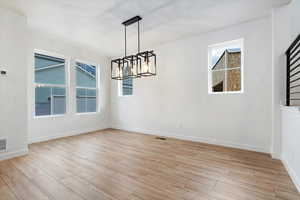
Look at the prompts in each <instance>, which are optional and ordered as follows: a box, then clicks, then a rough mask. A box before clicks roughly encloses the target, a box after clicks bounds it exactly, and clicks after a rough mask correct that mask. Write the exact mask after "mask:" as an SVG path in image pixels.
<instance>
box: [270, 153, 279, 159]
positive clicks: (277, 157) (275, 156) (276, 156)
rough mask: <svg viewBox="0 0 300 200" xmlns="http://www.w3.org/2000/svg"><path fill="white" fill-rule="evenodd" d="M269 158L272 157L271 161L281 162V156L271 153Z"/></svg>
mask: <svg viewBox="0 0 300 200" xmlns="http://www.w3.org/2000/svg"><path fill="white" fill-rule="evenodd" d="M271 156H272V158H273V159H276V160H281V155H280V154H278V153H271Z"/></svg>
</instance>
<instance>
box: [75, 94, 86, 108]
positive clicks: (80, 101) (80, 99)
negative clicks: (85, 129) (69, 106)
mask: <svg viewBox="0 0 300 200" xmlns="http://www.w3.org/2000/svg"><path fill="white" fill-rule="evenodd" d="M76 103H77V106H76V107H77V112H78V113H83V112H86V89H76Z"/></svg>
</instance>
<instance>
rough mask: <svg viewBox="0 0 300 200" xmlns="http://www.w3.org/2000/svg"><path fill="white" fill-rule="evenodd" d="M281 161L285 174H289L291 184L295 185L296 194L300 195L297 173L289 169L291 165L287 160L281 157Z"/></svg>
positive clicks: (299, 182)
mask: <svg viewBox="0 0 300 200" xmlns="http://www.w3.org/2000/svg"><path fill="white" fill-rule="evenodd" d="M281 161H282V163H283V165H284V167H285V169H286V170H287V172H288V173H289V175H290V177H291V179H292V181H293V183H294V184H295V186H296V188H297V190H298V192H299V193H300V177H298V176H297V173H296V172H295V171H294V169H293V168H292V167H291V165H290V164H289V162H288V160H287V159H285V158H284V157H283V156H282V158H281Z"/></svg>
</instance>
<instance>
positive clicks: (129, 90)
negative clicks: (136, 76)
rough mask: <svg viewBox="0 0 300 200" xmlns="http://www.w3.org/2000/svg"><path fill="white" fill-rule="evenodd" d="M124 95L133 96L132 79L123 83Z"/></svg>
mask: <svg viewBox="0 0 300 200" xmlns="http://www.w3.org/2000/svg"><path fill="white" fill-rule="evenodd" d="M122 92H123V94H122V95H124V96H125V95H132V78H128V79H125V80H123V81H122Z"/></svg>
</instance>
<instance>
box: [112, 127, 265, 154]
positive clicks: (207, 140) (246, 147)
mask: <svg viewBox="0 0 300 200" xmlns="http://www.w3.org/2000/svg"><path fill="white" fill-rule="evenodd" d="M112 128H114V129H120V130H125V131H131V132H137V133H144V134H149V135H158V136H164V137H170V138H176V139H181V140H188V141H193V142H202V143H207V144H213V145H219V146H225V147H231V148H237V149H243V150H249V151H256V152H262V153H268V154H269V153H270V150H269V149H265V148H261V147H255V146H251V145H247V144H237V143H233V142H228V141H219V140H217V139H214V138H203V137H195V136H189V135H179V134H173V133H169V132H162V131H153V130H146V129H140V128H128V127H122V126H119V125H112Z"/></svg>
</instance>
